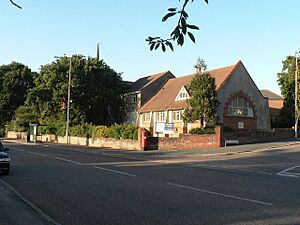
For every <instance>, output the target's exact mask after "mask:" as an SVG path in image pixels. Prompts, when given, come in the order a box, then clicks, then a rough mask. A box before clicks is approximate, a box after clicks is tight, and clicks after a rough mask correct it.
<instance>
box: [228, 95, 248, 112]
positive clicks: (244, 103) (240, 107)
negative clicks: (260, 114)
mask: <svg viewBox="0 0 300 225" xmlns="http://www.w3.org/2000/svg"><path fill="white" fill-rule="evenodd" d="M227 116H241V117H253V108H252V105H251V103H250V101H249V100H247V99H245V98H243V97H240V96H236V97H234V98H233V99H231V101H230V102H229V104H228V108H227Z"/></svg>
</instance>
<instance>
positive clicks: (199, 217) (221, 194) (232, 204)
mask: <svg viewBox="0 0 300 225" xmlns="http://www.w3.org/2000/svg"><path fill="white" fill-rule="evenodd" d="M6 146H7V147H9V148H10V155H11V159H12V165H11V173H10V175H9V176H0V179H2V180H3V181H4V182H6V183H7V184H8V185H10V186H11V187H12V188H14V190H16V191H17V192H18V193H20V194H21V195H22V197H23V198H24V200H26V201H28V202H29V203H30V204H32V205H31V206H32V207H35V209H37V210H39V212H40V214H41V216H42V217H44V218H45V217H48V218H51V222H52V223H56V224H64V225H93V224H97V225H99V224H105V225H106V224H126V225H127V224H137V225H142V224H163V225H166V224H172V225H173V224H180V225H181V224H184V225H188V224H203V225H204V224H207V225H212V224H213V225H218V224H221V225H225V224H231V225H234V224H272V225H275V224H278V225H279V224H280V225H282V224H287V225H296V224H300V149H299V145H298V146H297V145H296V146H287V147H281V148H276V149H273V150H269V151H265V152H259V153H253V154H244V155H229V156H213V157H212V156H207V157H204V156H199V155H188V156H185V157H183V156H176V154H174V155H175V156H174V155H173V156H172V155H166V156H165V157H162V156H161V155H160V156H159V157H158V156H157V160H156V158H155V154H152V155H151V157H150V156H149V154H147V153H145V154H143V153H134V152H126V151H118V152H112V151H107V150H105V151H104V150H103V151H101V150H97V151H95V150H93V151H90V150H88V149H84V148H82V149H81V148H78V147H77V148H76V147H63V146H55V145H54V146H53V145H49V146H48V145H21V144H6ZM148 156H149V158H147V157H148ZM0 207H1V204H0ZM0 210H1V209H0Z"/></svg>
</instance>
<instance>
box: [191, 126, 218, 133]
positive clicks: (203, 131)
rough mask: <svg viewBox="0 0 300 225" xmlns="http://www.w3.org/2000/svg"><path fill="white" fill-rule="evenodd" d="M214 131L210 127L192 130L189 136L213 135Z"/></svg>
mask: <svg viewBox="0 0 300 225" xmlns="http://www.w3.org/2000/svg"><path fill="white" fill-rule="evenodd" d="M215 133H216V130H215V128H212V127H206V128H193V129H191V130H190V134H215Z"/></svg>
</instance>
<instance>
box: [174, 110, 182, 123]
mask: <svg viewBox="0 0 300 225" xmlns="http://www.w3.org/2000/svg"><path fill="white" fill-rule="evenodd" d="M172 118H173V121H182V110H175V111H172Z"/></svg>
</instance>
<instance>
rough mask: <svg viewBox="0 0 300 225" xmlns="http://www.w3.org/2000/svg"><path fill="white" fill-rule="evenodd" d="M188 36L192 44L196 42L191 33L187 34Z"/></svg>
mask: <svg viewBox="0 0 300 225" xmlns="http://www.w3.org/2000/svg"><path fill="white" fill-rule="evenodd" d="M188 35H189V37H190V39H191V40H192V41H193V42H194V43H196V40H195V37H194V35H193V34H192V33H191V32H188Z"/></svg>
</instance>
